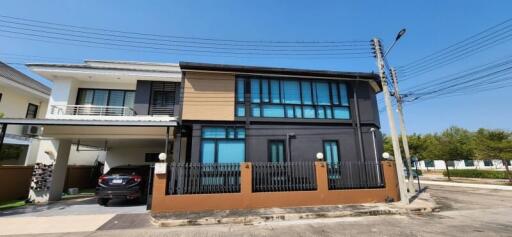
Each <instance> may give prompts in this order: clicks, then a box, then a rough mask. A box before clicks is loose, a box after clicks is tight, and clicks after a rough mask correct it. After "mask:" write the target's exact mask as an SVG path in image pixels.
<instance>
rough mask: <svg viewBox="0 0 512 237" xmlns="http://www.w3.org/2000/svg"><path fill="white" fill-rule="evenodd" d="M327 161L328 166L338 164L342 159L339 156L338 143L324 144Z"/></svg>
mask: <svg viewBox="0 0 512 237" xmlns="http://www.w3.org/2000/svg"><path fill="white" fill-rule="evenodd" d="M324 153H325V161H327V163H328V164H338V162H339V160H340V157H339V154H338V142H336V141H325V142H324Z"/></svg>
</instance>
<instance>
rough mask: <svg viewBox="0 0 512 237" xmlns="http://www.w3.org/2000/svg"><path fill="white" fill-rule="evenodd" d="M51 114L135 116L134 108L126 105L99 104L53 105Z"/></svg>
mask: <svg viewBox="0 0 512 237" xmlns="http://www.w3.org/2000/svg"><path fill="white" fill-rule="evenodd" d="M50 114H51V115H55V116H59V115H60V116H62V115H64V116H66V115H72V116H100V117H103V116H135V115H137V113H135V111H134V110H133V109H132V108H129V107H124V106H97V105H53V106H51V111H50Z"/></svg>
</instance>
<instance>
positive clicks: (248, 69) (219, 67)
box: [180, 62, 380, 82]
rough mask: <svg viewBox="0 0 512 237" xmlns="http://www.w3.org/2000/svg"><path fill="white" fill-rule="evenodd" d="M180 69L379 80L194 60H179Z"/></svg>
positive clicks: (369, 75) (362, 75)
mask: <svg viewBox="0 0 512 237" xmlns="http://www.w3.org/2000/svg"><path fill="white" fill-rule="evenodd" d="M180 67H181V69H182V70H185V71H186V70H209V71H233V72H240V73H248V74H250V73H268V74H271V73H279V74H286V75H295V76H312V77H315V76H318V77H348V78H361V79H372V80H375V81H377V82H380V81H379V75H377V74H375V73H373V72H344V71H329V70H310V69H297V68H279V67H260V66H244V65H229V64H212V63H196V62H180Z"/></svg>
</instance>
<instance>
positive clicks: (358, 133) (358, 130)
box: [352, 80, 368, 185]
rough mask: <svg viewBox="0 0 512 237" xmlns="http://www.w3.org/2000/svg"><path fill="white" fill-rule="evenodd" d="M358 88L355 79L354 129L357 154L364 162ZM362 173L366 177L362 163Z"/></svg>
mask: <svg viewBox="0 0 512 237" xmlns="http://www.w3.org/2000/svg"><path fill="white" fill-rule="evenodd" d="M358 88H359V81H358V80H356V83H355V86H354V87H353V88H352V93H353V96H354V110H355V113H356V114H355V118H356V129H357V139H358V148H359V154H360V156H361V161H363V163H364V162H365V161H366V157H365V155H364V148H363V135H362V131H361V117H360V114H359V98H358V97H357V89H358ZM364 174H365V179H367V178H368V171H367V167H366V164H365V165H364ZM365 181H366V185H368V182H367V180H365Z"/></svg>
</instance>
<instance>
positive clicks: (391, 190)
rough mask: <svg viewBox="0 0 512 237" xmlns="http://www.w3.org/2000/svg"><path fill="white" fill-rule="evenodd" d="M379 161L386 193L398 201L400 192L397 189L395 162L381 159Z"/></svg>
mask: <svg viewBox="0 0 512 237" xmlns="http://www.w3.org/2000/svg"><path fill="white" fill-rule="evenodd" d="M381 163H382V172H383V176H384V177H383V178H384V185H385V188H386V193H387V195H388V196H390V197H392V198H393V199H394V200H395V201H396V202H398V201H400V192H399V190H398V176H397V174H396V168H395V164H394V162H391V161H381Z"/></svg>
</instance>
